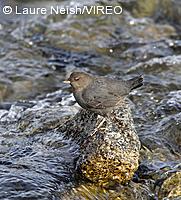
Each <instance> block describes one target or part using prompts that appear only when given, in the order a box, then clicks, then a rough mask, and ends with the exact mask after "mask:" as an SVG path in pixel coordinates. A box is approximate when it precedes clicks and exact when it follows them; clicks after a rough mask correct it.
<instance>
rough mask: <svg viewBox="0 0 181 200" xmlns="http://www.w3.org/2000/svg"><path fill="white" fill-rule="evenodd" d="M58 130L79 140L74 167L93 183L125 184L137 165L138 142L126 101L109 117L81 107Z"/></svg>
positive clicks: (105, 184) (104, 184)
mask: <svg viewBox="0 0 181 200" xmlns="http://www.w3.org/2000/svg"><path fill="white" fill-rule="evenodd" d="M59 130H60V131H62V132H64V134H66V135H67V136H68V137H73V138H74V139H75V140H76V141H77V142H78V143H79V145H80V151H81V156H80V157H79V159H78V161H77V169H78V171H80V172H81V174H82V175H83V177H85V178H87V179H88V180H90V181H92V182H95V183H98V184H99V185H102V186H109V185H112V184H114V183H115V182H118V183H125V182H127V181H129V180H130V179H131V178H132V176H133V174H134V172H135V170H136V169H137V168H138V158H139V149H140V142H139V139H138V136H137V135H136V131H135V129H134V125H133V120H132V117H131V112H130V108H129V106H128V104H127V103H123V105H122V106H121V107H120V108H118V109H117V110H116V109H115V110H114V111H113V112H112V114H111V116H110V117H101V116H98V115H97V114H95V113H92V112H88V111H86V110H82V111H81V112H79V113H78V114H77V115H76V116H75V117H74V118H72V119H70V120H69V121H67V122H66V123H65V124H64V125H63V126H61V127H60V129H59Z"/></svg>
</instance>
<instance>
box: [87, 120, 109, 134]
mask: <svg viewBox="0 0 181 200" xmlns="http://www.w3.org/2000/svg"><path fill="white" fill-rule="evenodd" d="M105 121H106V119H105V118H103V120H101V122H100V123H99V124H98V126H97V127H96V128H95V130H94V131H93V132H92V133H91V135H90V136H93V135H94V134H95V133H96V132H97V131H98V130H99V128H100V127H101V126H102V125H103V124H104V122H105Z"/></svg>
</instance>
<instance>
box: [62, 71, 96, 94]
mask: <svg viewBox="0 0 181 200" xmlns="http://www.w3.org/2000/svg"><path fill="white" fill-rule="evenodd" d="M92 80H93V77H92V76H90V75H89V74H86V73H84V72H73V73H72V74H71V75H70V77H69V78H68V79H67V80H65V81H64V83H70V84H71V86H72V88H73V89H74V90H79V91H81V90H83V89H84V88H86V87H87V86H88V85H89V84H90V83H91V82H92Z"/></svg>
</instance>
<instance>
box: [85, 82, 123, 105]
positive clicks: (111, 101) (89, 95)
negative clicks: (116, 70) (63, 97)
mask: <svg viewBox="0 0 181 200" xmlns="http://www.w3.org/2000/svg"><path fill="white" fill-rule="evenodd" d="M101 81H102V83H101ZM117 90H118V88H116V86H114V85H112V84H111V86H110V83H109V82H107V81H106V83H105V82H104V80H98V82H94V84H93V85H91V86H90V87H89V88H87V89H86V90H85V91H84V92H83V94H82V97H83V99H84V101H85V103H86V105H87V106H88V107H90V108H95V109H104V108H108V107H113V106H115V105H116V104H117V103H118V102H119V100H120V97H121V96H120V93H119V92H118V91H117Z"/></svg>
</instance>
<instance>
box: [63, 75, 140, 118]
mask: <svg viewBox="0 0 181 200" xmlns="http://www.w3.org/2000/svg"><path fill="white" fill-rule="evenodd" d="M64 82H65V83H70V84H71V86H72V88H73V94H74V97H75V99H76V101H77V103H78V104H79V105H80V106H81V107H82V108H84V109H87V110H90V111H93V112H96V113H97V114H100V115H102V116H105V115H107V114H109V113H110V112H111V111H112V110H113V109H114V108H115V107H119V104H120V103H121V102H122V101H123V100H124V99H125V97H126V96H127V95H128V94H129V92H130V91H131V90H133V89H135V88H138V87H140V86H142V85H143V77H142V76H137V77H134V78H132V79H130V80H127V81H125V80H115V79H111V78H107V77H100V76H92V75H89V74H87V73H84V72H73V73H72V74H71V75H70V77H69V78H68V80H66V81H64Z"/></svg>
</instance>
